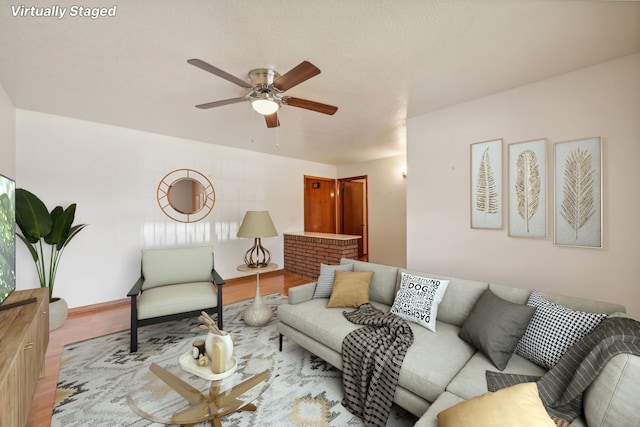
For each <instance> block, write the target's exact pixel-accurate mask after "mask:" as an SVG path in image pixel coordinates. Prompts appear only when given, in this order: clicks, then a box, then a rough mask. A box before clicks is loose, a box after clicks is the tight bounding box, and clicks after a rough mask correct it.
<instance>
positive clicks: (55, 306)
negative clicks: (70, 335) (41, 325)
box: [49, 298, 69, 331]
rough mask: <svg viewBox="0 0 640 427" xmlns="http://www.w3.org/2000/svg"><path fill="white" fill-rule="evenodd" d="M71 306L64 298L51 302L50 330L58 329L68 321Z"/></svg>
mask: <svg viewBox="0 0 640 427" xmlns="http://www.w3.org/2000/svg"><path fill="white" fill-rule="evenodd" d="M68 311H69V306H68V305H67V302H66V301H65V300H63V299H62V298H54V299H53V301H52V302H49V330H50V331H53V330H54V329H58V328H59V327H60V326H62V325H63V324H64V321H65V320H67V313H68Z"/></svg>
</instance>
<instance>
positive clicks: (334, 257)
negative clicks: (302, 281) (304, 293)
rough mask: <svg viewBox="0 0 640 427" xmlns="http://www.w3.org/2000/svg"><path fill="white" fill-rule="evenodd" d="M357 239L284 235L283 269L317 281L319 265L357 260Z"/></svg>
mask: <svg viewBox="0 0 640 427" xmlns="http://www.w3.org/2000/svg"><path fill="white" fill-rule="evenodd" d="M358 239H359V237H354V238H353V239H333V238H327V237H315V236H302V235H295V234H285V235H284V269H285V271H289V272H291V273H295V274H300V275H302V276H306V277H310V278H312V279H317V278H318V274H320V263H323V264H339V263H340V258H349V259H357V258H358Z"/></svg>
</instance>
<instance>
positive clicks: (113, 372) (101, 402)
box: [51, 294, 417, 427]
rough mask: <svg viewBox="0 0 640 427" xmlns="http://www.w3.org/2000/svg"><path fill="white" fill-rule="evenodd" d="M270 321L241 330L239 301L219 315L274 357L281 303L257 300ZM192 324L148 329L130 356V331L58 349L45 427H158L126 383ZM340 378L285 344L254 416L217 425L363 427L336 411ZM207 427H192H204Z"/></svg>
mask: <svg viewBox="0 0 640 427" xmlns="http://www.w3.org/2000/svg"><path fill="white" fill-rule="evenodd" d="M263 299H264V301H265V302H266V303H267V304H269V305H271V306H272V307H273V310H274V317H273V318H272V320H271V322H269V323H268V324H267V325H265V326H262V327H251V326H247V325H246V324H245V323H244V322H243V321H242V311H243V310H244V308H245V307H246V306H247V305H248V304H249V303H250V301H243V302H239V303H235V304H230V305H227V306H225V307H224V323H225V330H227V331H229V332H233V333H239V334H243V335H247V336H250V337H252V338H253V339H256V340H260V341H262V342H264V343H266V344H268V345H270V346H272V347H273V348H274V349H275V350H276V351H277V350H278V333H277V332H276V324H277V318H276V316H275V312H276V310H277V306H278V305H280V304H283V303H286V297H283V296H281V295H279V294H271V295H267V296H265V297H263ZM198 324H199V322H198V319H197V318H193V319H185V320H182V321H175V322H169V323H164V324H161V325H152V326H147V327H144V328H141V329H140V331H139V336H138V337H139V340H138V342H139V345H138V352H137V353H134V354H131V353H129V331H123V332H119V333H115V334H110V335H105V336H102V337H98V338H94V339H91V340H87V341H82V342H78V343H74V344H69V345H67V346H65V348H64V350H63V353H62V362H61V366H60V373H59V377H58V385H57V391H56V401H55V406H54V409H53V417H52V420H51V425H52V426H54V427H57V426H65V427H70V426H78V427H79V426H83V427H85V426H105V425H108V426H136V427H139V426H159V424H154V423H151V422H150V421H147V420H144V419H142V418H140V417H138V416H137V415H136V414H135V413H134V412H133V411H132V410H131V409H130V408H129V405H128V403H127V399H126V394H127V386H128V381H129V379H130V378H131V376H132V375H133V373H134V372H135V371H136V370H137V369H139V368H140V367H141V366H146V365H149V364H150V363H151V362H152V361H153V360H154V359H155V358H158V357H160V356H161V355H162V354H163V353H164V352H166V351H177V352H179V351H180V349H179V348H176V344H179V343H180V342H181V341H183V340H184V339H185V338H189V337H194V338H195V337H196V336H197V335H198V334H196V333H193V332H190V330H191V328H193V327H195V326H197V325H198ZM342 396H343V391H342V377H341V373H340V371H338V370H337V369H335V368H334V367H333V366H331V365H329V364H328V363H326V362H324V361H323V360H322V359H320V358H318V357H316V356H314V355H312V354H311V353H309V352H308V351H306V350H305V349H303V348H302V347H300V346H298V345H297V344H295V343H293V342H292V341H290V340H287V339H285V341H284V349H283V351H282V352H278V368H277V371H276V376H275V378H274V380H273V383H272V384H271V386H270V387H269V388H268V389H267V391H266V392H265V393H263V395H262V396H261V397H260V398H259V399H258V400H256V401H255V402H254V403H255V404H256V405H257V407H258V409H257V411H255V412H243V411H240V412H236V413H233V414H229V415H227V416H225V417H223V418H222V424H223V425H224V426H225V427H245V426H259V425H262V426H305V427H322V426H336V427H337V426H356V427H358V426H362V425H363V423H362V421H361V420H360V419H359V418H357V417H355V416H353V415H352V414H351V413H349V412H348V411H347V410H346V409H345V408H344V407H343V406H342V405H341V404H340V402H341V400H342ZM416 421H417V419H416V417H414V416H413V415H411V414H409V413H407V412H406V411H404V410H403V409H402V408H399V407H396V406H395V405H394V407H393V408H392V411H391V416H390V417H389V421H388V423H387V425H388V426H394V427H396V426H398V427H402V426H412V425H413V424H414V423H415V422H416ZM205 425H207V426H208V425H209V424H198V426H205Z"/></svg>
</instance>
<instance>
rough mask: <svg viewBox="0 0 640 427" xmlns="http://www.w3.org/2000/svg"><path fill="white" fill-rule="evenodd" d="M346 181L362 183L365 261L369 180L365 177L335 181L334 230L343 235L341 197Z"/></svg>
mask: <svg viewBox="0 0 640 427" xmlns="http://www.w3.org/2000/svg"><path fill="white" fill-rule="evenodd" d="M348 181H364V218H363V219H364V230H363V233H364V235H363V236H362V239H363V242H362V251H363V253H364V256H365V257H366V259H368V258H369V178H368V176H367V175H360V176H352V177H348V178H338V179H337V180H336V182H337V185H336V195H337V197H336V203H337V209H336V210H337V216H336V221H337V224H336V228H337V230H338V234H344V224H343V217H344V215H343V209H344V205H343V202H344V199H343V196H342V183H343V182H348Z"/></svg>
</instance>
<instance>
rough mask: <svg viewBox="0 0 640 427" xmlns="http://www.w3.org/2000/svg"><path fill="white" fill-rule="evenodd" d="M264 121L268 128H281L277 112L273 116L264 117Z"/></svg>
mask: <svg viewBox="0 0 640 427" xmlns="http://www.w3.org/2000/svg"><path fill="white" fill-rule="evenodd" d="M264 121H265V122H267V127H268V128H277V127H278V126H280V120H278V112H277V111H276V112H275V113H273V114H268V115H266V116H264Z"/></svg>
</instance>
